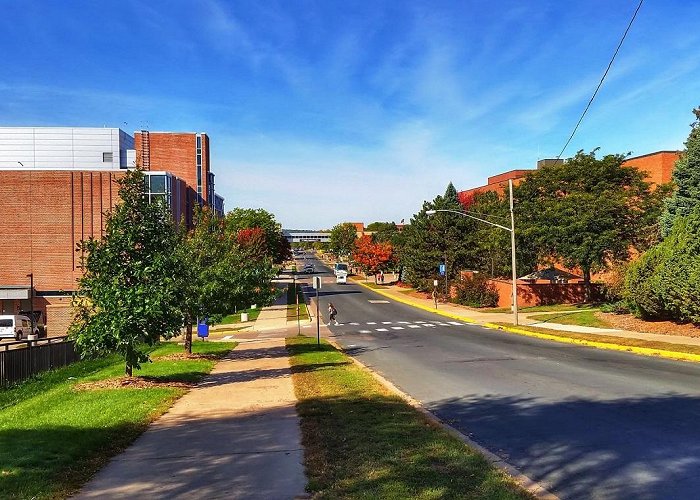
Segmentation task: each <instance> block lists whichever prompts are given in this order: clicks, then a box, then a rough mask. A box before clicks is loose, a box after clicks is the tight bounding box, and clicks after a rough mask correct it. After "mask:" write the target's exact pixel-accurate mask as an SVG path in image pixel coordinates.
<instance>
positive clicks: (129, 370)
mask: <svg viewBox="0 0 700 500" xmlns="http://www.w3.org/2000/svg"><path fill="white" fill-rule="evenodd" d="M124 373H125V374H126V376H127V377H131V376H133V374H134V373H133V367H132V366H131V364H130V363H129V362H128V361H127V362H126V364H125V366H124Z"/></svg>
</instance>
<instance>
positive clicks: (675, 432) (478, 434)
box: [430, 394, 700, 498]
mask: <svg viewBox="0 0 700 500" xmlns="http://www.w3.org/2000/svg"><path fill="white" fill-rule="evenodd" d="M430 410H431V411H432V412H433V413H435V414H436V415H437V416H438V417H440V418H441V419H442V420H444V421H446V422H447V423H449V424H451V425H452V426H454V427H456V428H458V429H460V430H461V431H462V432H464V433H465V434H468V435H470V436H472V437H473V439H474V440H475V441H477V442H478V443H479V444H481V445H483V446H485V447H486V448H488V449H490V450H492V451H494V452H497V453H498V454H499V455H501V456H502V457H503V458H504V459H505V460H507V461H508V462H510V463H511V464H513V465H515V466H516V467H518V468H519V469H520V470H521V471H523V472H524V473H525V474H526V475H528V476H529V477H531V478H532V479H534V480H535V481H542V482H544V483H545V484H546V485H552V489H553V490H554V492H555V493H556V494H559V495H561V496H562V497H563V498H593V497H595V498H692V497H695V498H697V492H698V491H699V490H700V477H699V476H698V474H697V472H698V470H700V426H698V422H700V399H699V398H697V397H690V396H685V395H678V394H668V395H664V396H661V397H648V398H647V397H638V398H624V399H617V400H605V401H595V400H589V399H584V398H571V399H568V400H565V401H561V402H551V401H541V400H538V399H536V398H529V397H519V398H515V397H499V396H490V397H464V398H458V399H447V400H443V401H439V402H436V403H434V404H432V405H430ZM621 423H622V424H621Z"/></svg>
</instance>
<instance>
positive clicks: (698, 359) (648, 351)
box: [482, 323, 700, 363]
mask: <svg viewBox="0 0 700 500" xmlns="http://www.w3.org/2000/svg"><path fill="white" fill-rule="evenodd" d="M482 326H484V327H486V328H491V329H494V330H501V331H504V332H509V333H515V334H517V335H524V336H527V337H534V338H539V339H544V340H552V341H555V342H560V343H562V344H575V345H581V346H586V347H595V348H597V349H604V350H608V351H621V352H631V353H633V354H639V355H641V356H651V357H655V358H666V359H672V360H674V361H689V362H693V363H700V354H692V353H686V352H676V351H667V350H664V349H654V348H653V347H635V346H629V345H622V344H613V343H610V342H596V341H594V340H584V339H574V338H571V337H564V336H560V335H554V334H550V333H540V332H533V331H530V330H523V329H522V328H516V327H511V326H504V325H497V324H496V323H483V324H482ZM571 333H576V332H571Z"/></svg>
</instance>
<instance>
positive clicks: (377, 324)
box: [329, 320, 467, 333]
mask: <svg viewBox="0 0 700 500" xmlns="http://www.w3.org/2000/svg"><path fill="white" fill-rule="evenodd" d="M329 326H334V327H360V328H361V329H359V330H355V331H357V332H358V333H372V332H373V331H375V332H393V331H401V330H409V329H410V330H416V329H420V328H425V329H431V328H437V327H457V326H467V323H464V322H461V321H440V320H434V321H424V320H416V321H404V320H401V321H366V322H364V323H359V322H356V321H353V322H348V323H338V324H337V325H329ZM345 329H347V328H345ZM353 330H354V329H353Z"/></svg>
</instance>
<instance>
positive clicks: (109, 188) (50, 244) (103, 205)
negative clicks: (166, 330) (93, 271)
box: [0, 170, 120, 291]
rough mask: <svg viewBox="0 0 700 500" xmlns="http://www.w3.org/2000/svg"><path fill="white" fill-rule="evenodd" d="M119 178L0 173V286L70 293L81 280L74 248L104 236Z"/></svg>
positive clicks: (96, 173)
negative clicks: (31, 284) (30, 286)
mask: <svg viewBox="0 0 700 500" xmlns="http://www.w3.org/2000/svg"><path fill="white" fill-rule="evenodd" d="M118 175H120V174H119V173H118V172H99V171H74V172H70V171H51V170H42V171H28V170H23V171H19V170H8V171H3V172H0V234H2V235H4V236H6V235H12V237H4V238H3V249H2V252H0V284H4V285H24V284H28V279H27V274H29V273H34V287H35V289H36V290H37V291H43V290H73V289H75V280H76V279H77V278H78V277H79V276H80V269H79V268H78V266H79V265H80V254H79V253H78V252H76V251H75V248H76V245H77V244H78V243H79V242H80V241H82V240H85V239H88V238H90V237H94V238H100V237H101V236H102V234H103V232H104V224H105V218H104V215H103V212H104V211H106V210H109V209H110V208H111V207H112V206H113V204H114V203H116V201H117V188H118V186H117V185H116V183H115V182H114V180H115V178H116V176H118Z"/></svg>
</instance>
